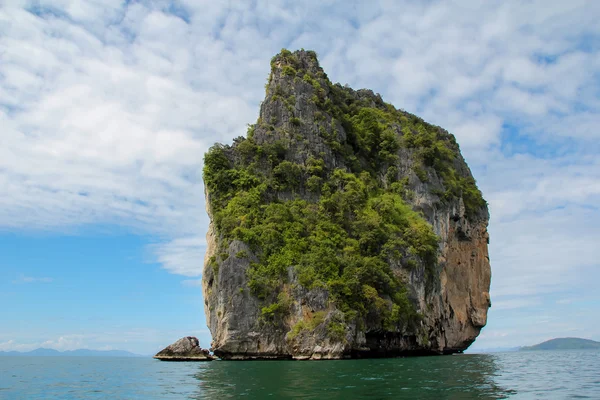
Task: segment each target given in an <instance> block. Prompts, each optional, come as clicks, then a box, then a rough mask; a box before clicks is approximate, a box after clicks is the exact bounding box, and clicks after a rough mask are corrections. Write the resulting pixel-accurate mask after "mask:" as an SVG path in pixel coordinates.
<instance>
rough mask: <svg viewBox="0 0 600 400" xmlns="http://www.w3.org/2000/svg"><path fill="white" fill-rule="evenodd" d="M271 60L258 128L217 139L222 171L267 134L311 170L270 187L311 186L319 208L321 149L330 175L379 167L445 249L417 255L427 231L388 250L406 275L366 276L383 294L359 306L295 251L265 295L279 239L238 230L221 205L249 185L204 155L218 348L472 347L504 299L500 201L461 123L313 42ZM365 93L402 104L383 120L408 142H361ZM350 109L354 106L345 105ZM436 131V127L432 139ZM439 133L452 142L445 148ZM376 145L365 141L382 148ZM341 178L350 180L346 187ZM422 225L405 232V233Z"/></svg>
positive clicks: (382, 178)
mask: <svg viewBox="0 0 600 400" xmlns="http://www.w3.org/2000/svg"><path fill="white" fill-rule="evenodd" d="M271 67H272V68H271V75H270V77H269V83H268V85H267V89H266V98H265V100H264V102H263V103H262V105H261V110H260V117H259V120H258V122H257V124H255V125H254V126H251V129H250V131H249V137H248V138H246V139H244V138H238V139H236V141H235V142H234V144H233V145H231V146H220V145H219V146H217V148H216V150H218V152H219V155H222V159H223V163H224V164H227V166H226V167H223V168H224V169H223V171H225V169H227V168H231V169H230V170H227V171H233V170H234V169H236V168H238V169H239V168H241V167H239V166H240V165H243V166H246V165H248V161H244V157H245V155H244V154H245V153H244V152H245V151H246V150H244V149H245V147H244V146H247V145H248V142H251V143H252V145H253V146H258V147H259V148H260V146H267V145H273V144H281V149H280V150H279V154H278V156H279V157H280V159H279V160H277V162H279V163H282V162H283V161H287V162H289V163H291V164H293V165H299V166H300V167H301V171H302V172H301V173H300V175H298V176H299V177H298V179H297V180H295V181H294V182H295V185H296V186H293V187H289V186H288V187H285V186H283V185H281V184H280V185H279V186H277V184H273V185H271V184H270V185H271V186H269V189H268V191H267V192H265V193H267V194H263V197H262V199H263V201H264V202H265V204H268V203H273V202H274V203H278V204H279V203H281V204H286V202H290V201H294V200H298V199H300V200H303V201H306V203H307V204H319V207H321V208H318V207H316V206H315V207H316V208H315V210H317V209H319V210H321V209H322V208H323V205H322V204H321V203H319V201H321V200H322V199H323V198H324V196H325V194H324V192H323V189H318V190H310V189H309V182H310V180H311V178H312V177H313V176H316V175H313V176H311V175H310V173H311V172H308V171H311V168H312V167H311V165H312V164H311V163H312V162H313V161H314V159H318V160H321V161H322V164H321V167H322V169H323V171H324V172H322V173H321V175H319V176H320V177H322V178H323V181H324V182H325V181H326V179H329V178H330V177H331V176H333V175H334V171H336V170H342V171H356V170H357V169H358V170H359V171H360V169H361V168H362V169H363V170H365V171H368V173H369V174H370V176H371V178H370V179H371V181H369V182H371V183H372V182H373V181H374V182H375V183H376V184H377V185H378V187H379V189H378V190H380V191H383V192H385V191H388V192H390V193H391V192H394V193H401V196H402V199H403V201H404V202H405V203H406V204H408V205H409V206H410V208H412V210H414V211H416V212H417V213H418V214H419V218H421V219H422V220H424V221H426V222H427V226H428V227H429V229H430V230H431V231H432V232H433V233H434V234H435V237H436V240H437V246H436V247H435V251H434V257H433V261H431V260H429V261H428V259H427V257H426V256H425V255H420V253H419V255H415V254H417V252H418V250H415V247H418V246H415V245H414V244H413V245H410V246H408V245H407V248H401V249H399V250H398V252H399V253H401V255H400V256H395V257H392V256H387V255H386V256H381V259H383V260H385V262H386V268H388V269H389V271H391V272H390V273H389V274H390V276H391V277H392V278H390V279H392V280H393V281H394V282H398V285H400V286H398V285H396V286H393V288H394V289H389V288H387V289H386V287H387V286H386V285H387V284H385V283H384V284H381V285H380V286H377V285H376V284H375V283H369V285H372V286H369V285H366V284H363V285H362V286H360V284H359V285H358V289H357V290H358V292H360V293H359V294H360V296H362V297H360V298H364V299H367V298H368V299H373V298H374V299H375V300H373V304H376V306H374V305H373V304H370V305H365V307H359V310H358V311H356V310H354V309H349V307H348V306H347V304H346V303H343V301H342V300H341V299H342V297H343V296H342V295H340V294H339V293H338V292H336V290H337V289H336V288H337V287H336V282H335V280H330V281H328V283H317V284H311V285H307V284H306V283H305V279H304V278H303V277H302V274H303V271H304V269H306V268H307V265H306V263H305V264H302V265H299V263H297V262H296V261H297V260H295V259H292V260H290V261H289V265H286V266H285V267H284V272H283V273H282V274H281V276H279V277H278V278H277V279H278V281H277V285H273V284H271V286H269V288H270V289H269V290H270V291H267V292H266V293H264V292H263V293H262V294H260V295H259V294H257V291H256V290H253V287H254V286H253V285H254V283H255V282H256V279H257V278H256V271H257V270H258V269H256V265H257V264H260V263H264V262H265V261H264V259H265V256H264V254H265V253H266V250H265V249H263V248H261V247H260V246H257V245H256V243H254V244H253V243H250V242H249V240H246V239H245V237H244V236H243V235H241V234H238V235H237V236H236V235H235V234H229V233H228V232H227V230H226V224H225V223H224V222H221V221H222V218H221V217H219V218H217V214H219V213H221V214H222V213H223V210H224V209H225V207H226V206H227V205H228V201H230V199H231V198H232V194H231V193H235V190H237V191H238V192H240V191H245V190H248V189H247V188H241V189H232V190H234V192H228V193H229V194H227V196H223V195H221V194H220V193H218V192H217V190H216V189H215V188H216V187H217V185H218V184H219V182H216V183H215V182H214V181H215V179H214V177H215V176H217V177H218V176H219V175H216V174H212V173H211V174H209V172H207V169H206V168H207V167H206V166H205V184H206V187H205V193H206V207H207V212H208V215H209V217H210V219H211V224H210V226H209V230H208V234H207V251H206V254H205V262H204V264H205V265H204V272H203V286H202V288H203V295H204V300H205V313H206V320H207V324H208V327H209V329H210V331H211V333H212V337H213V343H212V348H213V349H214V352H215V354H216V355H218V356H219V357H221V358H223V359H271V358H284V359H287V358H293V359H339V358H354V357H391V356H400V355H420V354H451V353H456V352H461V351H463V350H465V349H466V348H467V347H468V346H469V345H470V344H471V343H473V341H474V340H475V339H476V337H477V336H478V334H479V332H480V330H481V328H482V327H483V326H485V324H486V321H487V311H488V308H489V307H490V305H491V303H490V297H489V287H490V280H491V269H490V263H489V256H488V242H489V236H488V233H487V225H488V220H489V214H488V210H487V205H486V203H485V202H484V201H483V199H482V198H481V197H480V196H481V194H480V193H479V191H478V190H477V188H476V186H475V183H474V180H473V178H472V175H471V172H470V170H469V168H468V166H467V164H466V163H465V161H464V159H463V158H462V156H461V155H460V151H459V149H458V145H457V144H456V142H455V141H454V137H453V136H452V135H450V134H449V133H448V132H446V131H445V130H443V129H441V128H439V127H435V126H432V125H429V124H427V123H425V122H424V121H422V120H421V119H419V118H418V117H415V116H414V115H411V114H409V113H407V112H404V111H402V110H396V109H395V108H393V107H392V106H391V105H389V104H386V103H384V102H383V100H382V99H381V97H380V96H379V95H376V94H374V93H373V92H372V91H370V90H364V89H363V90H358V91H354V90H352V89H350V88H348V87H342V86H340V85H332V84H331V82H329V80H328V78H327V75H325V73H324V72H323V70H322V69H321V67H320V66H319V64H318V61H317V59H316V55H315V54H314V53H312V52H305V51H298V52H295V53H288V52H285V53H284V52H282V53H281V54H279V55H277V56H276V57H274V58H273V61H272V64H271ZM332 104H333V106H332ZM357 105H358V106H357ZM360 107H362V108H370V109H375V110H379V111H382V112H385V113H387V114H386V115H388V116H390V115H391V116H392V117H390V118H391V119H389V120H387V121H384V120H382V121H381V124H383V125H381V126H385V129H384V128H382V131H383V132H393V134H394V136H395V137H396V138H397V141H398V143H400V145H399V146H397V147H392V149H393V150H392V151H391V153H392V154H391V155H390V154H387V155H386V156H385V158H382V161H378V163H377V164H376V165H375V163H370V162H371V158H370V157H371V156H369V155H365V154H366V153H364V152H363V153H359V150H360V149H359V147H358V145H357V144H356V143H359V144H360V145H364V144H361V143H365V141H366V140H367V139H368V137H367V139H362V138H359V139H358V140H357V139H356V138H355V137H356V135H357V134H356V132H355V131H356V128H353V127H352V126H351V125H352V124H351V123H355V124H356V122H355V121H357V118H358V117H357V115H359V111H357V110H360V109H361V108H360ZM340 109H342V110H344V112H346V113H347V116H344V115H340V111H339V110H340ZM349 121H350V122H351V123H350V122H349ZM361 123H362V122H361ZM369 129H371V128H366V131H369ZM373 129H378V128H377V127H375V128H373ZM323 132H325V133H323ZM382 135H383V133H382ZM427 135H433V137H434V143H433V144H432V143H431V140H430V139H427V138H428V136H427ZM381 137H382V138H383V137H384V136H381ZM423 138H425V139H423ZM361 140H362V142H361ZM378 140H379V141H383V139H381V138H378ZM349 143H350V144H349ZM440 143H441V144H442V145H443V146H445V148H447V149H449V150H443V151H442V150H439V149H438V147H439V146H438V145H439V144H440ZM376 145H378V144H377V143H376V144H367V145H364V146H370V147H369V149H371V147H373V146H376ZM436 146H438V147H436ZM380 148H381V147H380ZM353 149H354V150H355V151H356V152H357V153H356V157H354V156H353V154H352V151H354V150H353ZM360 151H362V150H360ZM448 152H449V153H448ZM447 153H448V154H450V153H451V155H447ZM361 154H362V155H361ZM370 154H382V151H379V153H370ZM432 154H433V156H432ZM207 157H208V155H207ZM260 157H262V156H261V153H260V152H259V153H258V155H257V156H255V157H254V160H256V163H255V164H257V165H258V167H255V168H256V169H258V170H259V171H260V172H261V174H262V175H261V176H262V177H263V179H264V180H265V181H268V182H271V181H272V180H276V179H277V177H278V176H277V169H276V168H275V169H273V167H272V166H269V165H268V164H267V163H266V162H264V161H260V160H262V159H260ZM269 157H270V156H269ZM373 157H376V156H373ZM377 157H378V156H377ZM436 157H438V158H440V159H441V158H442V157H445V158H444V160H446V161H444V162H445V164H444V165H443V166H440V165H441V164H442V163H441V162H438V161H439V160H438V158H436ZM357 160H358V161H357ZM359 164H360V165H359ZM205 165H206V163H205ZM252 165H254V164H252ZM265 165H266V166H265ZM280 165H281V164H280ZM357 165H358V167H357ZM227 171H225V172H227ZM273 171H275V172H273ZM358 174H359V172H357V173H356V175H358ZM222 176H227V175H226V174H225V175H222ZM236 176H237V175H236ZM221 179H222V180H223V178H221ZM231 179H232V180H233V178H231ZM217 180H218V179H217ZM238 180H239V179H238ZM313 181H314V179H313ZM207 182H208V183H207ZM392 182H401V183H402V185H401V186H399V185H394V184H393V183H392ZM456 182H459V184H457V183H456ZM465 182H467V183H465ZM221 183H222V182H221ZM211 185H212V186H211ZM460 185H462V186H460ZM273 187H274V188H275V189H273ZM399 188H400V189H399ZM333 190H339V191H347V187H342V186H339V187H337V188H336V187H334V188H333ZM315 212H317V211H315ZM319 212H321V211H319ZM357 218H358V217H357ZM245 222H246V216H245V215H244V216H241V217H240V218H238V220H237V222H236V224H238V225H236V226H238V227H243V226H244V223H245ZM232 229H234V228H232ZM409 231H410V229H409V230H408V231H407V230H405V231H404V233H400V234H398V237H399V238H400V239H403V235H404V236H406V235H407V234H408V233H409ZM234 232H236V231H235V229H234ZM352 240H353V239H352ZM360 240H362V239H360ZM357 241H359V240H358V239H357ZM402 243H404V242H402ZM409 247H410V248H409ZM361 251H362V250H361ZM381 251H382V252H383V250H381ZM342 252H343V250H340V254H341V253H342ZM423 254H425V253H423ZM340 257H341V255H340ZM308 268H310V265H308ZM345 268H348V267H347V266H346V265H344V263H343V262H342V263H341V264H340V266H339V269H340V272H339V274H340V276H342V275H343V270H344V269H345ZM271 279H272V278H271ZM346 279H347V278H346ZM361 279H366V278H361ZM386 279H387V278H386ZM373 288H374V291H373V290H371V289H373ZM386 290H387V291H386ZM394 290H395V291H397V292H398V293H401V294H402V296H405V298H406V299H407V302H408V303H409V304H410V307H412V310H413V311H414V312H413V311H411V312H412V314H411V313H409V312H406V311H402V313H403V314H401V316H400V317H394V315H395V314H394V313H395V312H396V311H397V310H398V308H397V305H398V304H403V303H402V302H401V299H400V300H396V299H398V298H400V297H401V296H400V297H398V296H395V292H394ZM371 293H375V295H371ZM278 294H279V295H278ZM282 294H283V295H284V296H282ZM369 296H370V297H369ZM402 298H404V297H402ZM365 301H367V300H365ZM369 301H370V300H369ZM355 308H356V307H355ZM273 310H274V311H273ZM281 310H283V311H281ZM271 311H273V312H271ZM265 316H267V317H269V318H266V317H265Z"/></svg>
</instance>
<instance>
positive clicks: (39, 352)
mask: <svg viewBox="0 0 600 400" xmlns="http://www.w3.org/2000/svg"><path fill="white" fill-rule="evenodd" d="M2 356H11V357H145V356H143V355H141V354H134V353H130V352H128V351H124V350H89V349H77V350H66V351H58V350H54V349H44V348H39V349H35V350H31V351H23V352H21V351H0V357H2Z"/></svg>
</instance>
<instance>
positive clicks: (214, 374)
mask: <svg viewBox="0 0 600 400" xmlns="http://www.w3.org/2000/svg"><path fill="white" fill-rule="evenodd" d="M242 396H243V398H252V399H263V398H272V399H280V398H302V399H327V400H333V399H399V398H402V399H503V398H515V399H568V398H588V399H600V351H594V352H585V351H546V352H521V353H495V354H481V355H479V354H465V355H454V356H440V357H416V358H396V359H371V360H344V361H242V362H232V361H229V362H227V361H213V362H208V363H190V362H184V363H167V362H160V361H157V360H153V359H151V358H80V357H73V358H70V357H0V398H1V399H54V398H56V399H223V398H237V397H242Z"/></svg>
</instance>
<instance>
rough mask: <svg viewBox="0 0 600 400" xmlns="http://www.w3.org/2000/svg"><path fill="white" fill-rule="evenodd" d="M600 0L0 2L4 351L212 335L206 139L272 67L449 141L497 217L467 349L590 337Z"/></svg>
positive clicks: (220, 130)
mask: <svg viewBox="0 0 600 400" xmlns="http://www.w3.org/2000/svg"><path fill="white" fill-rule="evenodd" d="M598 20H600V2H598V1H593V0H590V1H585V0H571V1H568V2H565V1H555V0H529V1H508V0H503V1H495V0H491V1H486V2H481V1H475V0H474V1H468V0H465V1H462V0H460V1H459V0H456V1H433V0H431V1H420V2H415V1H384V0H382V1H375V0H373V1H369V2H366V1H360V2H359V1H352V0H345V1H332V0H325V1H323V0H314V1H313V0H310V1H283V0H277V1H275V0H255V1H243V2H242V1H220V2H215V1H197V0H194V1H192V0H181V1H162V0H152V1H143V0H141V1H115V0H52V1H49V0H37V1H25V0H23V1H21V0H0V193H1V195H0V304H1V307H0V321H2V322H1V326H0V351H2V350H21V351H25V350H30V349H33V348H37V347H48V348H55V349H58V350H69V349H75V348H91V349H123V350H129V351H133V352H137V353H141V354H152V353H155V352H156V351H158V350H160V349H161V348H162V347H164V346H166V345H167V344H169V343H171V342H173V341H175V340H177V339H178V338H180V337H182V336H186V335H195V336H198V337H199V339H200V341H201V345H203V346H204V347H208V346H209V344H210V332H209V331H208V329H207V328H206V322H205V319H204V309H203V300H202V294H201V288H200V280H201V272H202V262H203V256H204V251H205V246H206V240H205V235H206V230H207V226H208V217H207V215H206V212H205V204H204V194H203V183H202V179H201V171H202V158H203V154H204V152H205V151H206V150H207V149H208V148H209V147H210V146H211V145H212V144H213V143H215V142H221V143H229V142H231V140H232V139H233V138H234V137H237V136H241V135H245V132H246V129H247V124H249V123H254V122H255V121H256V118H257V116H258V111H259V106H260V102H261V101H262V99H263V97H264V84H265V82H266V79H267V77H268V73H269V70H270V66H269V61H270V59H271V57H272V56H273V55H275V54H276V53H278V52H279V50H280V49H281V48H288V49H291V50H295V49H300V48H305V49H312V50H315V51H316V52H317V54H318V55H319V59H320V62H321V65H322V66H323V68H324V69H325V71H326V72H327V74H328V76H329V77H330V79H331V80H332V81H334V82H340V83H342V84H349V85H350V86H351V87H353V88H356V89H358V88H370V89H372V90H373V91H375V92H378V93H380V94H381V95H382V97H383V98H384V100H385V101H387V102H390V103H392V104H394V105H395V106H396V107H398V108H402V109H405V110H407V111H409V112H412V113H415V114H417V115H419V116H421V117H423V118H424V119H425V120H427V121H428V122H431V123H434V124H436V125H440V126H442V127H444V128H446V129H448V130H449V131H450V132H452V133H454V135H456V137H457V140H458V142H459V144H460V146H461V150H462V153H463V155H464V157H465V159H466V160H467V162H468V163H469V166H470V167H471V169H472V171H473V174H474V176H475V178H476V179H477V181H478V185H479V187H480V188H481V190H482V192H483V194H484V197H485V199H486V200H487V201H488V203H489V207H490V213H491V219H490V224H489V232H490V259H491V265H492V287H491V298H492V308H491V309H490V312H489V316H488V317H489V318H488V325H487V326H486V327H485V328H484V329H483V331H482V333H481V335H480V336H479V338H478V339H477V341H476V342H475V344H474V345H473V346H472V348H473V349H474V350H476V349H486V348H496V347H514V346H520V345H530V344H535V343H538V342H540V341H543V340H547V339H550V338H554V337H563V336H577V337H583V338H589V339H595V340H600V294H598V293H599V291H598V290H597V282H599V281H600V268H599V267H600V261H599V257H598V249H599V248H600V212H599V208H598V207H599V206H598V205H599V204H600V156H599V155H600V140H599V139H600V128H599V127H600V24H598V23H597V21H598Z"/></svg>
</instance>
